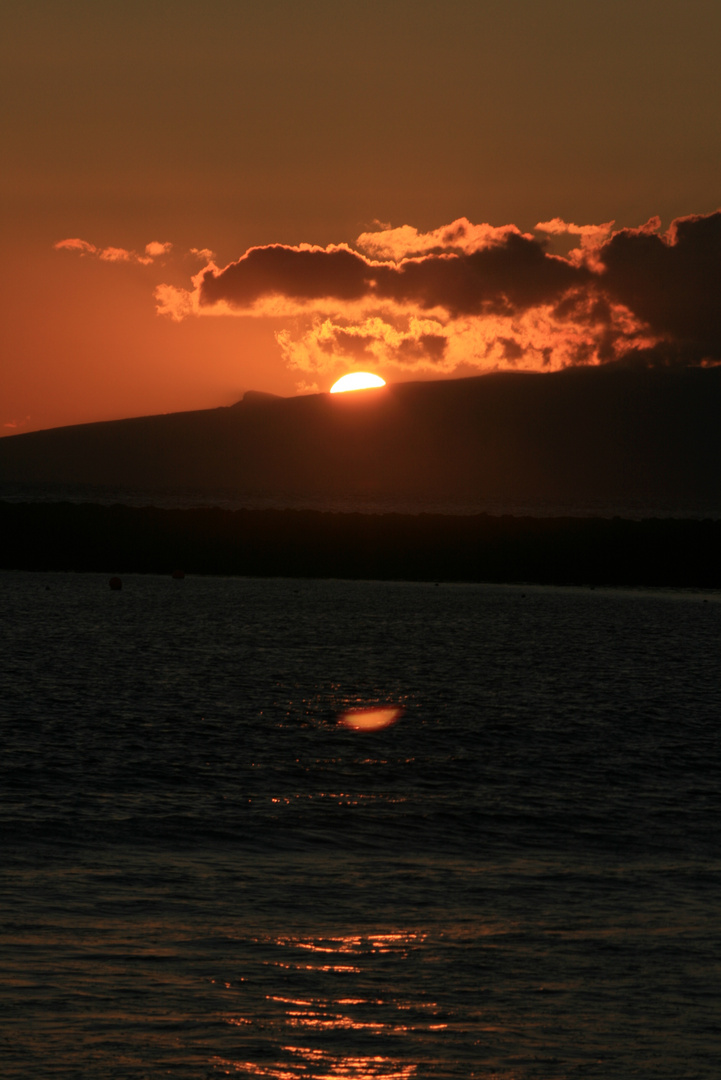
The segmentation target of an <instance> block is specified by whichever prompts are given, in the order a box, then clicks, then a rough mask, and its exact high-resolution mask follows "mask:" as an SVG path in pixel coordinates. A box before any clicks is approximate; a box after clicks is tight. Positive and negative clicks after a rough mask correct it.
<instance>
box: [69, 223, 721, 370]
mask: <svg viewBox="0 0 721 1080" xmlns="http://www.w3.org/2000/svg"><path fill="white" fill-rule="evenodd" d="M613 224H614V223H613V222H607V223H604V224H601V225H580V226H579V225H575V224H573V223H569V222H566V221H563V220H562V219H560V218H553V219H551V220H549V221H544V222H539V223H538V224H537V225H536V226H535V229H534V231H533V233H529V232H522V231H521V230H520V229H519V228H518V227H517V226H515V225H504V226H500V227H499V226H492V225H489V224H473V223H472V222H470V221H468V220H467V219H466V218H459V219H458V220H457V221H454V222H452V223H451V224H450V225H446V226H443V227H441V228H438V229H435V230H433V231H431V232H427V233H422V232H419V231H418V230H417V229H415V228H414V227H412V226H410V225H403V226H401V227H399V228H379V229H378V230H377V231H374V232H365V233H362V234H361V235H360V236H359V237H357V239H356V241H355V244H354V245H350V244H346V243H342V244H330V245H327V246H325V247H322V246H319V245H313V244H298V245H286V244H269V245H263V246H256V247H251V248H249V249H248V250H247V251H246V252H245V253H244V254H243V255H242V256H241V257H240V258H239V259H237V260H236V261H234V262H231V263H229V264H228V265H227V266H224V267H218V266H217V265H216V264H215V262H214V261H213V255H212V252H210V251H209V250H207V249H193V250H192V254H193V255H194V256H195V257H196V258H199V259H202V260H203V261H204V262H205V265H204V266H203V268H202V269H201V270H200V272H199V273H197V274H196V275H194V276H193V277H191V280H190V287H188V288H178V287H177V286H175V285H170V284H166V283H161V284H158V285H157V287H156V288H155V299H156V304H157V311H158V313H159V314H160V315H162V316H167V317H170V318H172V319H175V320H182V319H184V318H187V317H195V318H203V317H207V316H211V315H226V316H228V315H232V316H238V317H246V318H248V317H258V316H264V317H268V316H270V317H273V318H275V319H278V320H287V321H288V323H290V324H291V325H290V326H286V327H283V328H281V329H279V330H278V331H277V332H276V340H277V342H278V346H279V349H280V352H281V354H282V357H283V359H284V360H285V362H286V364H287V365H288V366H289V367H290V368H293V369H296V370H298V371H303V372H307V373H312V374H314V375H316V376H319V375H322V376H328V375H330V374H331V373H334V374H337V373H340V372H341V371H343V370H347V369H348V368H350V367H359V366H364V367H366V366H367V367H369V368H372V369H373V370H378V369H380V371H381V372H382V373H383V375H384V377H386V378H387V377H389V375H390V376H391V377H392V376H393V374H394V373H398V374H403V373H414V372H417V373H424V374H426V375H428V374H435V375H437V376H445V377H447V376H449V375H452V374H453V373H456V372H458V371H462V372H463V373H466V374H468V373H471V372H472V371H479V372H480V371H483V372H485V371H498V370H531V371H555V370H559V369H561V368H565V367H570V366H574V365H602V364H612V363H622V364H637V365H640V366H655V365H682V366H683V365H686V366H690V365H699V364H716V363H721V305H719V304H718V300H717V298H718V296H719V295H720V293H721V211H716V212H714V213H712V214H705V215H703V214H698V215H690V216H687V217H682V218H677V219H675V220H674V221H673V222H672V224H671V226H670V227H669V229H668V230H667V231H666V232H661V222H660V220H659V219H658V218H651V219H650V220H649V221H648V222H646V224H644V225H642V226H640V227H638V228H622V229H617V230H614V228H613ZM561 235H568V236H571V237H578V246H576V247H574V248H572V250H570V251H569V252H568V254H567V255H565V256H562V255H558V254H553V253H552V252H551V251H550V250H549V246H550V242H551V241H550V239H549V238H551V237H554V236H561ZM56 247H57V248H59V249H66V250H70V251H74V252H76V253H77V254H80V255H92V256H94V257H97V258H98V259H100V260H102V261H105V262H112V261H125V262H133V261H134V262H138V263H141V264H144V265H150V264H156V263H157V265H162V264H163V262H165V261H167V257H168V256H169V253H170V250H171V247H172V245H171V244H169V243H160V242H152V243H150V244H148V245H147V246H146V248H145V250H144V252H143V253H142V254H140V255H138V254H137V253H136V252H129V251H127V250H126V249H123V248H104V249H99V248H97V247H96V246H95V245H93V244H90V243H89V242H87V241H83V240H79V239H72V240H64V241H60V242H59V243H58V244H56Z"/></svg>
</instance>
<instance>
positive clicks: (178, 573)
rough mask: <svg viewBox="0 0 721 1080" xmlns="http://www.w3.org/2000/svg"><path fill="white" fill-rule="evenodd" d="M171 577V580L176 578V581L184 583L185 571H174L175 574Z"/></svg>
mask: <svg viewBox="0 0 721 1080" xmlns="http://www.w3.org/2000/svg"><path fill="white" fill-rule="evenodd" d="M170 576H171V578H175V580H176V581H182V580H183V578H184V577H185V571H184V570H173V572H172V574H171V575H170Z"/></svg>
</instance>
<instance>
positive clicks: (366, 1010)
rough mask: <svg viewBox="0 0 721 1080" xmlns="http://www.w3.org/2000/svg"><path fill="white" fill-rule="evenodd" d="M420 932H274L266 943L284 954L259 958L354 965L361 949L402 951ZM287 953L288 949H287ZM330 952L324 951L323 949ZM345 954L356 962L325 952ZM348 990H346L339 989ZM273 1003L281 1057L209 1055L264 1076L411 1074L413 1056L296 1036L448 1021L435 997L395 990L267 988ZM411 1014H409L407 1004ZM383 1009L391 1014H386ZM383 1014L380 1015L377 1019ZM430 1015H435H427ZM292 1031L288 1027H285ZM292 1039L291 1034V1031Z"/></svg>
mask: <svg viewBox="0 0 721 1080" xmlns="http://www.w3.org/2000/svg"><path fill="white" fill-rule="evenodd" d="M425 936H426V935H425V934H424V933H423V932H417V931H416V932H414V931H394V932H391V933H377V934H368V935H361V934H347V935H342V936H338V937H332V938H323V939H318V938H310V939H309V938H301V937H295V936H289V937H280V938H276V939H274V942H273V944H274V945H275V946H276V947H277V948H279V949H282V950H283V953H284V956H285V957H286V958H285V959H282V960H281V959H277V960H269V961H266V963H268V964H269V965H270V966H271V967H277V968H281V969H284V970H288V969H294V970H297V971H300V972H308V973H312V972H318V973H326V972H346V973H347V972H360V971H361V968H360V967H359V966H357V964H358V962H360V960H361V958H362V957H367V956H370V955H381V954H393V953H401V954H403V955H405V954H406V953H407V952H408V951H410V950H414V949H417V948H419V947H421V946H422V944H423V941H424V939H425ZM289 953H290V956H289ZM329 954H330V956H329ZM341 958H342V959H343V960H351V961H353V959H354V958H355V960H356V963H353V962H351V963H340V964H339V963H335V964H334V963H330V964H329V963H328V960H329V959H341ZM346 993H347V991H346ZM266 1000H267V1001H268V1002H270V1003H272V1005H273V1006H276V1007H277V1006H280V1007H281V1009H282V1011H283V1013H284V1023H285V1026H286V1028H287V1029H288V1036H289V1041H288V1042H287V1043H285V1044H284V1045H283V1046H282V1050H283V1053H284V1055H285V1056H286V1059H285V1060H284V1061H282V1062H281V1061H276V1062H273V1063H272V1064H267V1065H259V1064H258V1063H257V1062H253V1061H242V1060H241V1061H238V1060H226V1059H216V1064H219V1065H221V1066H224V1067H225V1068H226V1069H228V1072H229V1075H240V1076H247V1077H258V1078H265V1080H298V1078H299V1077H306V1078H307V1080H310V1078H311V1077H313V1078H314V1080H342V1078H344V1077H345V1078H346V1080H412V1078H416V1077H417V1070H418V1066H417V1065H416V1064H415V1063H412V1062H407V1061H405V1062H404V1061H401V1060H399V1059H398V1058H395V1057H390V1056H388V1055H387V1054H378V1053H376V1054H365V1055H364V1054H358V1053H357V1052H356V1053H351V1054H348V1053H334V1052H333V1051H332V1050H330V1049H321V1048H319V1047H312V1046H307V1045H303V1042H302V1041H298V1042H296V1041H295V1040H296V1039H297V1038H298V1036H300V1038H301V1040H302V1039H303V1035H304V1034H306V1033H307V1035H308V1036H318V1035H319V1034H321V1035H330V1034H332V1033H333V1032H338V1033H340V1032H343V1033H346V1034H350V1033H351V1032H360V1033H366V1034H368V1035H372V1036H380V1035H383V1036H386V1037H387V1036H391V1037H394V1038H398V1037H401V1038H402V1037H403V1035H407V1034H409V1033H410V1032H412V1031H416V1032H417V1031H419V1030H421V1029H422V1030H426V1031H431V1030H439V1029H441V1028H446V1027H447V1026H448V1025H447V1024H446V1023H445V1022H438V1020H439V1016H438V1013H439V1006H438V1004H437V1002H436V1001H435V1000H428V1001H425V1002H422V1003H419V1002H417V1001H416V1002H410V1001H407V1000H405V999H403V998H394V997H393V996H392V993H391V994H390V995H389V996H388V997H386V996H384V997H383V998H376V997H357V996H353V997H348V996H346V994H342V995H339V996H338V997H335V996H333V995H329V996H326V995H320V996H319V995H314V994H312V993H305V994H302V995H300V994H299V995H297V996H296V995H293V994H292V993H285V994H284V993H282V992H281V993H276V994H268V995H266ZM419 1009H422V1010H424V1012H425V1011H426V1010H427V1013H428V1015H427V1019H425V1018H424V1019H422V1020H419V1018H418V1016H417V1012H418V1010H419ZM409 1010H412V1011H413V1013H414V1014H415V1019H414V1021H413V1022H409V1021H408V1017H407V1014H408V1011H409ZM389 1012H390V1017H389ZM381 1016H383V1017H384V1019H382V1020H381V1019H380V1017H381ZM434 1020H435V1021H436V1022H435V1023H434V1022H433V1021H434ZM225 1022H226V1023H227V1024H232V1025H235V1026H238V1027H241V1026H244V1025H248V1024H252V1023H253V1021H252V1020H250V1019H248V1018H246V1017H243V1016H227V1017H226V1018H225ZM291 1032H292V1035H291ZM291 1038H292V1039H293V1041H292V1042H291V1041H290V1039H291Z"/></svg>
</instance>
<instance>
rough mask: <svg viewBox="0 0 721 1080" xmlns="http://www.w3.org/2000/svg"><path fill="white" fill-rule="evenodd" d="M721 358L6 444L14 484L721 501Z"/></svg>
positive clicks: (367, 396)
mask: <svg viewBox="0 0 721 1080" xmlns="http://www.w3.org/2000/svg"><path fill="white" fill-rule="evenodd" d="M720 418H721V368H712V369H700V368H696V369H688V370H678V371H675V370H655V371H631V370H621V369H606V370H605V369H577V370H569V371H564V372H558V373H554V374H548V375H528V374H496V375H486V376H479V377H476V378H470V379H457V380H446V381H439V382H422V383H398V384H395V385H393V386H389V387H386V388H384V389H381V390H368V391H364V392H362V393H355V394H352V393H351V394H338V395H332V396H331V395H328V394H316V395H310V396H307V397H298V398H274V397H271V396H269V395H263V394H254V393H249V394H246V396H245V398H244V399H243V401H242V402H239V403H238V404H237V405H234V406H231V407H229V408H219V409H211V410H204V411H198V412H187V413H173V414H169V415H165V416H151V417H141V418H137V419H130V420H118V421H109V422H105V423H96V424H84V425H79V426H74V427H66V428H55V429H53V430H50V431H40V432H31V433H28V434H23V435H13V436H9V437H7V438H5V439H2V440H0V482H5V483H8V482H9V483H58V484H98V485H111V486H119V487H129V488H133V489H135V490H143V489H145V490H168V491H172V490H186V491H187V490H194V491H199V492H208V493H210V492H213V491H218V490H225V491H232V492H236V493H239V494H241V493H250V492H265V493H276V492H278V493H279V492H283V493H287V494H296V495H309V494H346V495H354V494H358V495H383V496H386V495H387V496H394V495H405V496H408V495H417V496H422V497H431V498H432V497H439V496H442V497H448V496H453V497H459V498H475V499H482V498H505V499H508V498H516V499H523V498H533V499H536V500H538V499H547V500H549V501H552V502H554V503H556V504H562V503H564V502H569V503H570V502H573V501H574V500H578V499H594V498H595V499H603V500H606V501H608V500H610V501H614V500H616V501H618V500H620V501H621V502H626V501H628V500H633V499H648V498H651V499H654V498H655V499H663V500H665V501H667V502H673V501H674V500H675V501H679V502H680V503H681V504H683V505H688V504H690V503H694V502H698V503H703V504H708V503H718V504H719V506H720V507H721V468H720V467H719V466H721V422H720Z"/></svg>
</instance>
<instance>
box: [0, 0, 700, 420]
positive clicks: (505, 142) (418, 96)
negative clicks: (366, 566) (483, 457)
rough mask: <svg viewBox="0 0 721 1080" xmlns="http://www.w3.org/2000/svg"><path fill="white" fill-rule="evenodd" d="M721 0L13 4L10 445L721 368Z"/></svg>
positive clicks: (1, 38)
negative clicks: (443, 394) (277, 411)
mask: <svg viewBox="0 0 721 1080" xmlns="http://www.w3.org/2000/svg"><path fill="white" fill-rule="evenodd" d="M719 40H721V5H719V4H718V3H717V0H684V2H677V0H652V2H647V0H625V2H624V3H620V2H617V0H603V2H596V0H544V2H540V0H498V2H496V0H489V2H484V0H470V2H466V0H444V2H443V3H441V2H437V0H383V2H376V0H364V2H363V3H360V2H358V3H356V2H355V0H347V2H342V3H341V2H339V0H303V3H300V2H299V0H243V2H241V0H206V2H205V3H204V4H202V5H199V4H197V3H189V2H186V0H143V2H142V3H138V2H136V0H122V2H108V3H105V4H98V3H97V2H96V0H92V2H89V0H80V2H78V0H22V2H16V0H5V3H4V4H3V6H2V14H0V42H1V44H0V50H1V51H2V65H1V69H0V71H1V74H0V77H1V78H2V81H3V97H4V103H5V107H4V108H3V110H2V121H1V122H2V148H3V150H2V157H3V169H2V172H1V174H0V186H1V188H2V200H1V205H2V211H1V212H2V230H1V234H2V240H1V242H2V245H3V248H4V250H3V258H2V274H3V282H2V296H3V300H4V304H3V329H4V333H3V346H2V363H1V364H0V434H3V435H11V434H15V433H18V432H22V431H31V430H36V429H39V428H47V427H54V426H58V425H64V424H71V423H82V422H87V421H95V420H107V419H113V418H119V417H126V416H138V415H147V414H154V413H164V412H174V411H179V410H186V409H202V408H211V407H214V406H219V405H228V404H232V403H233V402H235V401H237V400H238V399H239V398H240V397H241V396H242V394H243V393H244V392H245V391H246V390H249V389H254V390H263V391H266V392H270V393H276V394H282V395H284V396H290V395H294V394H298V393H308V392H315V391H318V390H321V391H324V390H327V389H329V388H330V385H331V384H332V383H333V382H334V381H335V380H336V379H337V378H338V377H340V376H341V375H343V374H345V373H346V372H348V371H351V370H358V369H364V370H370V371H374V372H376V373H378V374H379V375H381V376H382V377H383V378H386V379H387V380H389V381H399V380H408V379H419V378H421V379H433V378H449V377H461V376H464V375H472V374H479V373H482V372H484V371H490V370H505V369H509V370H544V371H553V370H557V369H558V368H561V367H565V366H568V365H571V364H601V363H635V364H642V365H647V364H659V363H662V364H699V363H714V362H718V361H719V360H721V315H720V314H719V313H718V311H717V308H718V307H720V306H721V305H718V303H717V298H718V296H719V292H720V290H721V219H720V218H719V216H718V215H717V214H716V212H717V210H718V208H719V206H720V205H721V185H720V180H721V122H720V120H721V116H720V114H721V80H719V78H718V60H717V51H718V41H719Z"/></svg>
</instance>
